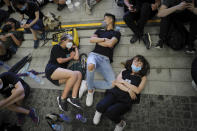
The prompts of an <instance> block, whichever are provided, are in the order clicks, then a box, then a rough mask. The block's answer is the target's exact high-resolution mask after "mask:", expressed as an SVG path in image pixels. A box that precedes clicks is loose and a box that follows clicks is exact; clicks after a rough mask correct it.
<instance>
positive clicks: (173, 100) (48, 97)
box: [4, 89, 197, 131]
mask: <svg viewBox="0 0 197 131" xmlns="http://www.w3.org/2000/svg"><path fill="white" fill-rule="evenodd" d="M60 93H61V91H59V90H48V89H33V90H32V93H31V95H30V96H29V98H28V99H27V100H26V101H25V105H26V106H27V107H34V108H36V110H37V112H38V114H39V116H40V124H39V126H38V127H35V125H33V124H32V122H31V120H30V119H29V118H26V123H25V125H24V126H23V127H22V128H23V130H24V131H50V130H51V129H50V128H49V126H48V125H47V123H46V121H45V119H44V118H45V115H46V114H48V113H52V112H53V113H62V112H61V111H59V109H58V106H57V101H56V97H57V96H58V95H59V94H60ZM103 96H104V93H96V94H95V101H94V105H93V107H92V108H85V110H84V111H82V112H81V111H78V110H76V109H74V108H73V107H72V106H69V110H70V111H68V112H66V113H65V114H66V115H68V116H69V117H70V118H71V120H72V121H71V123H62V125H63V126H64V131H93V130H94V131H113V129H114V126H115V125H114V124H113V123H112V122H111V121H110V120H109V119H107V118H105V117H104V118H103V119H102V121H101V123H100V124H99V125H98V126H94V125H93V124H92V118H93V116H94V112H95V105H96V103H97V102H98V101H99V100H100V99H101V98H103ZM82 103H83V104H85V97H83V99H82ZM7 113H8V112H7ZM76 113H81V114H83V115H84V116H85V117H86V118H88V122H87V123H86V124H83V123H81V122H80V121H78V120H76V119H75V114H76ZM4 115H5V114H4ZM7 117H8V119H10V120H12V121H14V120H15V118H14V117H15V114H14V113H11V114H10V113H8V116H6V118H7ZM124 118H125V120H126V122H127V126H126V128H125V131H196V130H197V97H181V96H169V95H168V96H167V95H148V94H143V95H142V96H141V102H140V104H136V105H133V107H132V110H131V111H130V112H129V113H127V114H126V115H125V116H124Z"/></svg>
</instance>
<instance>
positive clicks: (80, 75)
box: [76, 71, 82, 79]
mask: <svg viewBox="0 0 197 131" xmlns="http://www.w3.org/2000/svg"><path fill="white" fill-rule="evenodd" d="M76 74H77V78H78V79H82V74H81V72H80V71H76Z"/></svg>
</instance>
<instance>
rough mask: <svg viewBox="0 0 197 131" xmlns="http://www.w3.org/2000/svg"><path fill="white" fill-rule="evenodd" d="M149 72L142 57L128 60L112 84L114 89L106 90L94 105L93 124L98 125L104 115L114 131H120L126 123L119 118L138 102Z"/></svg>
mask: <svg viewBox="0 0 197 131" xmlns="http://www.w3.org/2000/svg"><path fill="white" fill-rule="evenodd" d="M149 71H150V65H149V63H148V61H147V60H146V59H145V58H144V57H143V56H141V55H137V56H135V57H133V58H132V59H131V60H128V61H127V62H126V64H125V69H124V70H123V71H122V72H121V73H120V74H119V75H118V77H117V79H116V80H115V81H114V82H113V87H114V88H112V89H109V90H107V91H106V94H105V97H104V98H103V99H102V100H101V101H100V102H99V103H98V104H97V105H96V112H95V115H94V118H93V123H94V124H95V125H98V124H99V122H100V119H101V116H102V115H104V116H106V117H108V118H109V119H110V120H112V121H113V122H114V123H116V127H115V130H114V131H122V130H123V129H124V127H125V126H126V122H125V121H124V120H123V119H121V116H122V115H124V114H125V113H126V112H128V111H129V110H130V109H131V107H132V105H133V104H137V103H139V102H140V93H141V92H142V90H143V89H144V88H145V85H146V82H147V75H148V73H149ZM101 86H102V85H101Z"/></svg>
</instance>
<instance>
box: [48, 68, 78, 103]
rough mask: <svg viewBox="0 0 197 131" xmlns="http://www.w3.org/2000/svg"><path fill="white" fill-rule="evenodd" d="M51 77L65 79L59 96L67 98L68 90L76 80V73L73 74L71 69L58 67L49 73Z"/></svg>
mask: <svg viewBox="0 0 197 131" xmlns="http://www.w3.org/2000/svg"><path fill="white" fill-rule="evenodd" d="M51 79H52V80H63V79H66V80H67V81H66V85H65V88H64V91H63V93H62V96H61V97H62V99H65V98H67V96H68V93H69V91H70V90H71V88H72V87H73V85H74V83H75V82H76V80H77V74H75V73H74V72H73V71H71V70H67V69H63V68H58V69H56V70H55V71H54V72H53V74H52V75H51Z"/></svg>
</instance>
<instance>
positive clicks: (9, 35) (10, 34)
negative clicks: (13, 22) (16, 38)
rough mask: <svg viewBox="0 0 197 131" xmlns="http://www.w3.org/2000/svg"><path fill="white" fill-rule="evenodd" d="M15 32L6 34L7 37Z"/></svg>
mask: <svg viewBox="0 0 197 131" xmlns="http://www.w3.org/2000/svg"><path fill="white" fill-rule="evenodd" d="M12 35H13V34H12V33H8V34H6V35H5V37H11V36H12Z"/></svg>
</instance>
